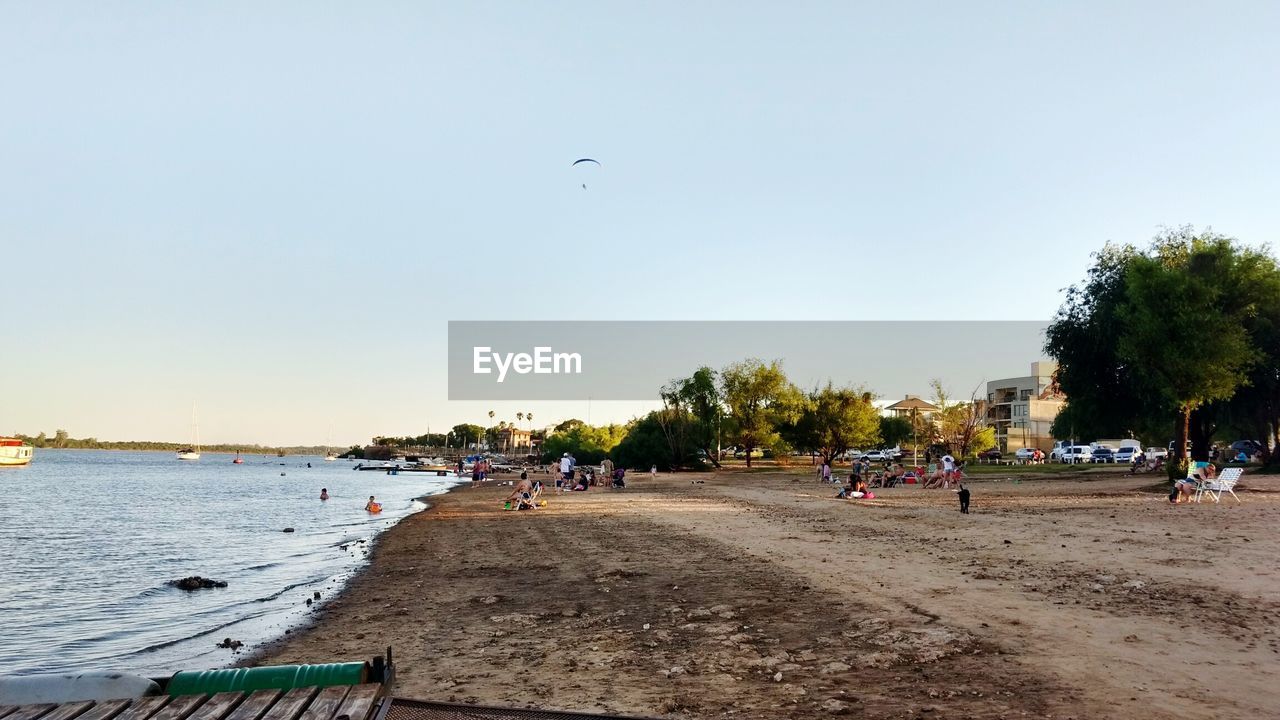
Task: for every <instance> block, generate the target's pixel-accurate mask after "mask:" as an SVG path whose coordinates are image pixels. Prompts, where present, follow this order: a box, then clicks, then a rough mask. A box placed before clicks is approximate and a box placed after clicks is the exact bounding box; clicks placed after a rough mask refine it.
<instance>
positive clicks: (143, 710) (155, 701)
mask: <svg viewBox="0 0 1280 720" xmlns="http://www.w3.org/2000/svg"><path fill="white" fill-rule="evenodd" d="M167 702H169V696H168V695H151V696H149V697H144V698H140V699H138V700H134V701H133V704H131V705H130V706H129V707H127V708H125V710H124V712H122V713H120V715H119V716H118V717H117V718H116V720H147V718H149V717H151V716H152V715H155V714H156V712H158V711H159V710H160V708H162V707H164V704H165V703H167ZM5 720H9V719H8V718H5Z"/></svg>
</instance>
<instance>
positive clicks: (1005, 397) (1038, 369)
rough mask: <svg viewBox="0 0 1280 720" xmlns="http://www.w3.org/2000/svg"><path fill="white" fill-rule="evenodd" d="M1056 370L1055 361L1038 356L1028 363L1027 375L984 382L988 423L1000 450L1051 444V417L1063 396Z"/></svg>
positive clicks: (1040, 446)
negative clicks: (1056, 377)
mask: <svg viewBox="0 0 1280 720" xmlns="http://www.w3.org/2000/svg"><path fill="white" fill-rule="evenodd" d="M1057 370H1058V363H1056V362H1052V361H1048V360H1041V361H1039V362H1033V363H1031V374H1030V375H1027V376H1024V377H1013V378H1005V379H1003V380H992V381H991V382H989V383H987V423H988V424H990V425H991V426H992V427H993V428H995V431H996V445H997V446H998V447H999V448H1000V450H1001V451H1003V452H1005V453H1012V452H1016V451H1017V450H1018V449H1020V448H1024V447H1038V448H1040V449H1041V450H1044V451H1045V452H1048V451H1049V450H1050V449H1051V448H1052V447H1053V440H1054V438H1053V433H1052V431H1051V427H1052V426H1053V419H1054V418H1055V417H1057V416H1058V411H1059V410H1061V409H1062V404H1063V402H1064V401H1065V400H1066V398H1065V397H1064V396H1063V395H1062V393H1061V392H1060V391H1059V390H1058V385H1057V383H1056V382H1055V381H1054V379H1053V375H1054V373H1055V372H1057Z"/></svg>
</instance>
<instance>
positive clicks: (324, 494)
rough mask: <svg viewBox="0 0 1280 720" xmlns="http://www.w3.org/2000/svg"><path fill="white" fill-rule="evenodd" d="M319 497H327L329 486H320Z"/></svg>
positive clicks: (326, 498)
mask: <svg viewBox="0 0 1280 720" xmlns="http://www.w3.org/2000/svg"><path fill="white" fill-rule="evenodd" d="M320 499H321V500H328V499H329V488H320Z"/></svg>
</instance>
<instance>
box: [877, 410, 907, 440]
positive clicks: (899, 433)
mask: <svg viewBox="0 0 1280 720" xmlns="http://www.w3.org/2000/svg"><path fill="white" fill-rule="evenodd" d="M911 436H912V427H911V419H910V418H907V417H902V416H901V415H889V416H886V417H882V418H880V442H883V443H884V444H885V445H888V446H890V447H898V446H901V445H902V443H904V442H906V441H908V440H910V439H911Z"/></svg>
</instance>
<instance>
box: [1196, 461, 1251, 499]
mask: <svg viewBox="0 0 1280 720" xmlns="http://www.w3.org/2000/svg"><path fill="white" fill-rule="evenodd" d="M1243 473H1244V470H1242V469H1241V468H1227V469H1226V470H1223V471H1222V472H1220V473H1218V477H1215V478H1210V479H1207V480H1201V481H1199V482H1197V483H1196V502H1200V498H1201V496H1203V495H1208V496H1209V497H1211V498H1213V501H1214V502H1215V503H1216V502H1219V501H1221V500H1222V493H1224V492H1226V493H1231V497H1233V498H1235V499H1236V502H1240V498H1239V497H1238V496H1237V495H1236V491H1235V487H1236V483H1238V482H1240V475H1242V474H1243Z"/></svg>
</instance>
